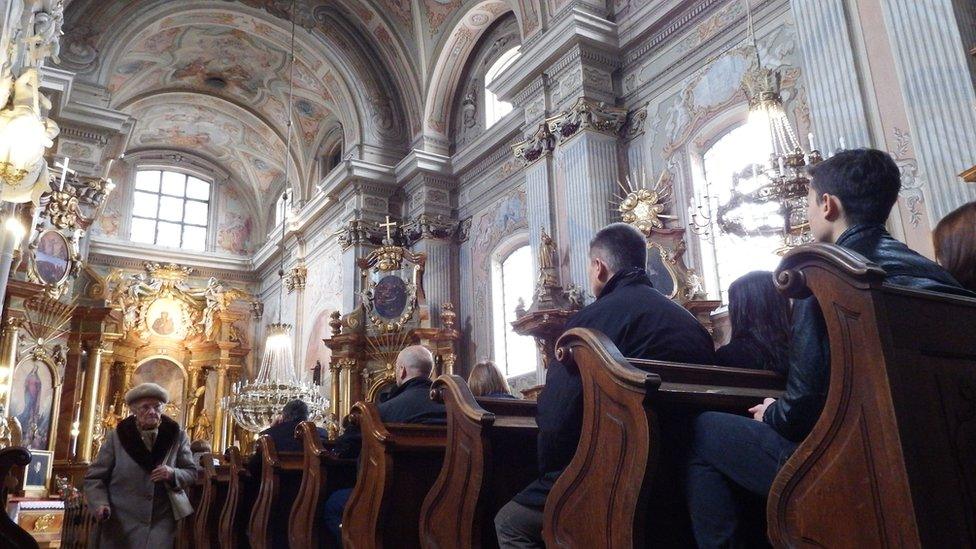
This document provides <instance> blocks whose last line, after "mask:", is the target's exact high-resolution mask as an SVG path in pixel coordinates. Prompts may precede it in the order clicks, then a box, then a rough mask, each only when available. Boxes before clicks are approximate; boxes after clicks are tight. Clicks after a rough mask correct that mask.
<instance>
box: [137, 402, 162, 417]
mask: <svg viewBox="0 0 976 549" xmlns="http://www.w3.org/2000/svg"><path fill="white" fill-rule="evenodd" d="M134 410H135V411H136V413H139V414H144V413H146V412H149V411H152V410H155V411H157V412H162V411H163V404H161V403H160V404H143V405H141V406H138V407H136V408H134Z"/></svg>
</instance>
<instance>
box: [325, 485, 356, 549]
mask: <svg viewBox="0 0 976 549" xmlns="http://www.w3.org/2000/svg"><path fill="white" fill-rule="evenodd" d="M350 494H352V488H343V489H341V490H336V491H335V492H332V495H330V496H329V498H328V499H326V500H325V511H324V512H323V515H324V520H325V526H326V528H328V529H329V532H330V533H331V534H332V536H333V538H334V539H335V540H336V547H342V531H341V529H340V526H341V525H342V511H343V510H344V509H345V508H346V502H347V501H349V495H350Z"/></svg>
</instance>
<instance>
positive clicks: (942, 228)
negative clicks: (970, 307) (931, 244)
mask: <svg viewBox="0 0 976 549" xmlns="http://www.w3.org/2000/svg"><path fill="white" fill-rule="evenodd" d="M932 239H933V240H934V241H935V258H936V259H937V260H938V261H939V263H940V264H941V265H942V266H943V267H945V268H946V270H947V271H949V273H950V274H952V276H954V277H955V278H956V280H958V281H959V283H960V284H962V286H963V287H964V288H968V289H970V290H973V291H976V202H970V203H969V204H964V205H963V206H962V207H960V208H959V209H958V210H955V211H954V212H952V213H950V214H949V215H947V216H945V217H943V218H942V221H939V224H938V225H936V226H935V230H934V231H933V232H932Z"/></svg>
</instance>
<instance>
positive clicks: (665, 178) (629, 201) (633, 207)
mask: <svg viewBox="0 0 976 549" xmlns="http://www.w3.org/2000/svg"><path fill="white" fill-rule="evenodd" d="M619 185H620V188H621V189H622V190H623V191H624V193H625V194H624V196H623V197H618V198H619V200H620V202H619V204H618V206H617V211H619V212H620V217H621V219H622V220H623V222H624V223H629V224H630V225H633V226H634V227H636V228H637V230H639V231H640V232H642V233H644V236H647V237H650V236H651V232H653V231H654V229H663V228H664V220H666V219H677V217H675V216H673V215H667V214H665V212H666V211H668V201H669V200H670V199H671V189H672V188H671V174H670V173H669V172H668V171H667V170H665V171H663V172H661V175H660V176H659V177H658V180H657V183H655V185H654V187H651V188H648V187H647V181H646V180H644V181H642V182H641V184H640V186H636V185H634V184H633V183H632V182H631V180H630V178H629V177H628V178H627V179H626V180H625V182H624V183H619Z"/></svg>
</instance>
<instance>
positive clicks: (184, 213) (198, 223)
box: [130, 170, 210, 251]
mask: <svg viewBox="0 0 976 549" xmlns="http://www.w3.org/2000/svg"><path fill="white" fill-rule="evenodd" d="M209 219H210V183H209V182H207V181H204V180H202V179H200V178H197V177H193V176H192V175H187V174H185V173H180V172H174V171H164V170H140V171H138V172H136V185H135V195H134V199H133V201H132V231H131V235H130V238H131V240H132V241H133V242H142V243H145V244H155V245H158V246H166V247H168V248H181V249H184V250H193V251H203V250H205V249H206V247H207V222H208V220H209Z"/></svg>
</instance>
